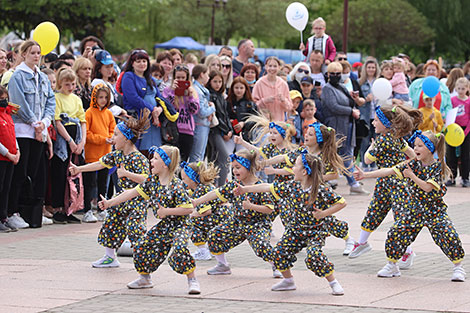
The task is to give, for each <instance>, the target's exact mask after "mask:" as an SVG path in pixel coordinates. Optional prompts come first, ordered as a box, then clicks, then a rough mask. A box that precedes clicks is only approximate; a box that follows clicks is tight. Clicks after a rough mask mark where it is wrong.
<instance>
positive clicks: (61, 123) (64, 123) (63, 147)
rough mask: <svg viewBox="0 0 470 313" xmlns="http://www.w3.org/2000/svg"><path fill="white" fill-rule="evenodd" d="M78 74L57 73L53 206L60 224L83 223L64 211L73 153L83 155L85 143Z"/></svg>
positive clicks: (56, 221)
mask: <svg viewBox="0 0 470 313" xmlns="http://www.w3.org/2000/svg"><path fill="white" fill-rule="evenodd" d="M76 81H77V76H76V75H75V72H74V71H73V70H72V69H70V68H65V69H62V70H60V71H59V72H58V73H57V88H58V90H59V92H58V93H56V95H55V100H56V108H55V121H56V127H57V133H58V134H57V140H56V142H55V144H54V156H53V157H52V160H51V182H52V208H53V210H54V212H55V213H54V216H53V219H54V222H55V223H58V224H65V223H80V220H79V219H78V218H76V217H75V216H73V215H68V216H67V215H66V214H65V211H64V195H65V185H66V179H67V170H68V167H69V163H70V160H71V159H72V154H75V155H79V156H80V155H81V154H82V153H83V148H84V147H85V143H86V119H85V112H84V111H83V105H82V100H81V99H80V98H79V97H78V96H77V95H75V94H74V93H73V91H74V90H75V85H76Z"/></svg>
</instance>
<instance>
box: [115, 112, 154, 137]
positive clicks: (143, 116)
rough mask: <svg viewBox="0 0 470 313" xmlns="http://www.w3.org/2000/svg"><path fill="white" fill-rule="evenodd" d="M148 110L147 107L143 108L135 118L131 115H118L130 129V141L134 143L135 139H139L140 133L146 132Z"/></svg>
mask: <svg viewBox="0 0 470 313" xmlns="http://www.w3.org/2000/svg"><path fill="white" fill-rule="evenodd" d="M149 116H150V111H149V109H144V110H143V111H141V113H140V116H139V119H135V118H133V117H132V116H131V117H128V118H122V117H118V118H119V119H121V120H123V121H124V123H125V124H126V126H127V127H128V128H129V129H130V130H131V131H132V133H133V134H134V137H133V138H132V139H131V141H132V143H133V144H135V143H136V142H137V140H139V139H140V138H141V137H142V135H143V134H144V133H145V132H146V130H147V129H149V127H150V119H149Z"/></svg>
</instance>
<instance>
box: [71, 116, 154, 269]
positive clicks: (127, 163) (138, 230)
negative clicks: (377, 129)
mask: <svg viewBox="0 0 470 313" xmlns="http://www.w3.org/2000/svg"><path fill="white" fill-rule="evenodd" d="M147 113H148V112H147ZM147 116H148V115H147ZM147 116H146V115H143V116H142V118H141V119H139V120H135V119H133V118H129V119H128V120H127V121H126V122H120V123H118V124H117V125H116V128H115V130H114V135H113V137H112V138H111V139H110V140H108V143H109V144H114V147H115V148H116V150H114V151H112V152H110V153H108V154H106V155H104V156H102V157H101V158H100V160H99V161H98V162H93V163H89V164H86V165H83V166H78V167H77V166H75V165H73V164H71V167H70V169H69V170H70V172H71V173H72V175H75V174H77V173H81V172H93V171H99V170H102V169H104V168H112V167H117V168H118V169H117V173H118V176H119V182H118V184H119V186H120V187H121V188H122V189H131V188H134V187H136V186H137V185H138V184H139V183H142V182H143V181H144V180H145V179H146V178H147V176H148V174H149V169H150V167H149V163H148V160H147V158H146V157H145V156H143V155H142V154H141V153H140V152H139V151H138V150H137V148H136V147H135V142H136V141H137V139H138V138H139V137H140V136H141V135H142V133H143V132H144V131H145V130H146V129H147V128H148V125H149V122H148V118H147ZM101 197H102V198H103V195H101ZM146 222H147V204H146V202H145V201H144V198H142V197H137V198H135V199H130V200H129V201H126V202H123V203H121V204H119V205H116V206H113V207H110V208H109V209H108V210H107V215H106V218H105V219H104V222H103V225H102V227H101V230H100V232H99V235H98V243H99V244H100V245H102V246H104V247H105V250H106V254H105V255H104V256H103V257H102V258H101V259H99V260H98V261H96V262H93V264H92V265H93V267H98V268H101V267H119V265H120V264H119V261H118V260H117V258H116V253H115V250H116V249H118V248H119V247H121V245H122V243H123V242H124V240H125V239H126V236H127V237H128V238H129V240H130V242H131V245H132V246H135V245H136V244H137V242H138V241H139V240H140V238H142V237H143V236H144V234H145V232H146V231H147V227H146Z"/></svg>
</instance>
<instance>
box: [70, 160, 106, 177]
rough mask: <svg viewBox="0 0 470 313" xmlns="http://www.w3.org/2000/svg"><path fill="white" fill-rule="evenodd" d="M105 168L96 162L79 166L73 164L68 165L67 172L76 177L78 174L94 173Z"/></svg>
mask: <svg viewBox="0 0 470 313" xmlns="http://www.w3.org/2000/svg"><path fill="white" fill-rule="evenodd" d="M104 168H105V167H104V166H103V164H101V162H100V161H96V162H93V163H88V164H85V165H81V166H76V165H75V164H73V163H70V167H69V171H70V174H71V175H73V176H74V175H77V174H78V173H83V172H95V171H99V170H102V169H104Z"/></svg>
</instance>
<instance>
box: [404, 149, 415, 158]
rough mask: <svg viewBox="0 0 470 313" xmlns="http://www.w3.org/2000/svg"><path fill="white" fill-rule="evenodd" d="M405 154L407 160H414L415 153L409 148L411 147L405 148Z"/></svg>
mask: <svg viewBox="0 0 470 313" xmlns="http://www.w3.org/2000/svg"><path fill="white" fill-rule="evenodd" d="M405 154H406V156H407V157H408V158H410V159H414V158H416V153H415V151H414V150H413V148H411V147H408V148H406V150H405Z"/></svg>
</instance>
